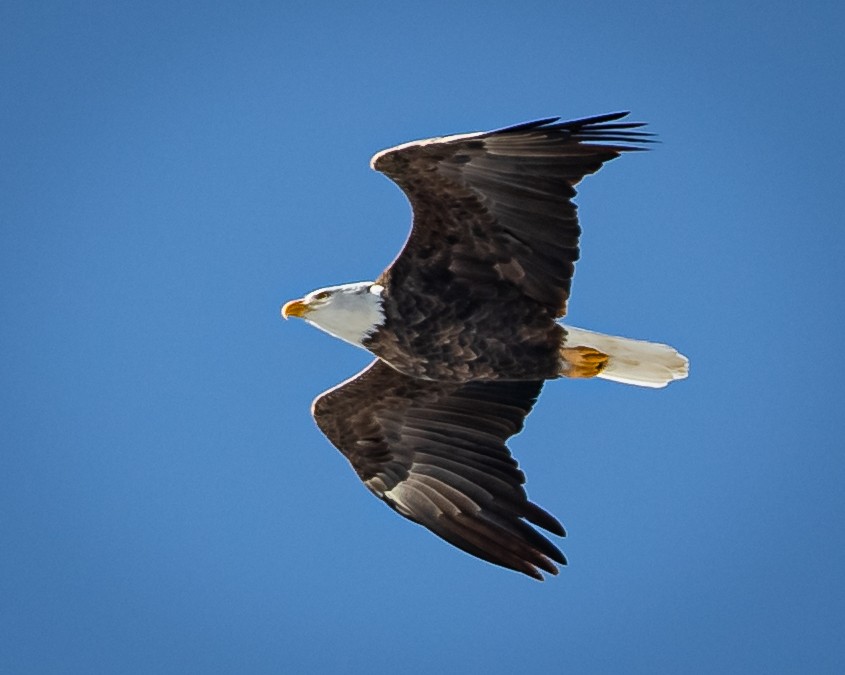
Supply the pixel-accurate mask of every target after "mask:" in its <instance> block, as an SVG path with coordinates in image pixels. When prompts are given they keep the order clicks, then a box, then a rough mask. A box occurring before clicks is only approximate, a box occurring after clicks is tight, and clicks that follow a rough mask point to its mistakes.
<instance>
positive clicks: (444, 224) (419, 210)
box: [371, 112, 650, 317]
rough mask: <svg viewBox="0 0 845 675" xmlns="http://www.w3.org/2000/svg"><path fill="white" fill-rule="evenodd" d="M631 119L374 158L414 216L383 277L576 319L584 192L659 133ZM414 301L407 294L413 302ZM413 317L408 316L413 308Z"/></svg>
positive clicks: (519, 131)
mask: <svg viewBox="0 0 845 675" xmlns="http://www.w3.org/2000/svg"><path fill="white" fill-rule="evenodd" d="M627 114H628V113H625V112H620V113H611V114H609V115H602V116H599V117H591V118H587V119H581V120H574V121H570V122H559V121H558V119H559V118H556V117H554V118H550V119H545V120H539V121H536V122H529V123H526V124H520V125H517V126H513V127H508V128H505V129H500V130H497V131H488V132H479V133H473V134H462V135H458V136H447V137H443V138H432V139H429V140H425V141H417V142H414V143H406V144H404V145H400V146H397V147H395V148H391V149H389V150H384V151H383V152H380V153H378V154H377V155H375V156H374V157H373V160H372V163H371V164H372V166H373V168H374V169H376V170H378V171H381V172H382V173H384V174H385V175H387V176H388V177H389V178H390V179H392V180H393V181H395V182H396V183H397V184H398V185H399V187H400V188H402V190H403V191H404V192H405V194H406V195H407V197H408V199H409V201H410V202H411V206H412V207H413V211H414V222H413V228H412V231H411V234H410V237H409V238H408V241H407V242H406V243H405V246H404V248H403V249H402V252H401V253H400V254H399V256H398V257H397V259H396V260H395V261H394V262H393V264H392V265H391V266H390V267H389V268H388V269H387V270H386V271H385V273H384V274H383V275H382V278H381V279H380V282H381V283H382V285H384V286H385V287H387V288H388V290H389V289H390V286H391V284H392V285H393V287H394V288H402V289H403V290H407V291H409V293H414V292H423V293H430V291H431V289H434V288H442V287H443V284H444V282H451V283H455V282H457V283H460V282H461V281H467V282H469V284H468V288H469V289H471V290H472V289H475V290H476V292H477V293H479V298H478V301H479V302H485V301H490V300H493V301H495V302H497V303H498V304H501V303H502V302H505V303H513V302H514V300H515V299H514V298H513V297H506V296H512V295H514V290H515V291H516V293H517V294H522V295H523V296H525V297H527V298H530V299H532V300H533V301H535V302H537V303H540V305H542V306H543V307H544V308H545V309H546V311H547V312H548V313H549V314H550V315H551V316H552V317H560V316H563V315H564V314H565V313H566V303H567V300H568V298H569V291H570V285H571V279H572V275H573V273H574V270H575V267H574V263H575V261H576V260H577V259H578V253H579V251H578V237H579V235H580V233H581V230H580V227H579V225H578V218H577V215H576V207H575V205H574V204H573V203H572V201H571V200H572V198H573V197H574V196H575V188H574V186H575V185H576V184H577V183H578V182H579V181H580V180H581V179H582V178H583V177H584V176H585V175H587V174H590V173H594V172H595V171H598V169H599V168H601V166H602V164H603V163H604V162H607V161H608V160H611V159H614V158H615V157H618V156H619V154H620V153H622V152H625V151H627V150H638V149H642V148H641V147H639V146H636V145H635V144H636V143H642V142H648V136H650V134H647V133H643V132H640V131H636V129H637V128H639V127H641V126H643V124H642V123H636V122H632V123H622V122H617V121H616V120H619V119H621V118H622V117H624V116H625V115H627ZM406 295H407V294H406ZM406 311H407V310H406Z"/></svg>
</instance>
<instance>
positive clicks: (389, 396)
mask: <svg viewBox="0 0 845 675" xmlns="http://www.w3.org/2000/svg"><path fill="white" fill-rule="evenodd" d="M542 386H543V383H542V382H535V381H523V382H502V381H496V382H470V383H467V384H463V385H461V384H453V383H442V382H433V381H426V380H417V379H414V378H410V377H407V376H405V375H402V374H401V373H399V372H397V371H396V370H394V369H393V368H391V367H390V366H388V365H386V364H385V363H384V362H382V361H381V360H376V361H374V362H373V363H372V364H371V365H370V366H368V367H367V368H366V369H365V370H363V371H362V372H360V373H358V375H356V376H355V377H353V378H352V379H350V380H347V381H346V382H344V383H343V384H340V385H338V386H337V387H335V388H334V389H331V390H329V391H327V392H326V393H324V394H322V395H320V396H319V397H318V398H317V399H316V400H315V401H314V405H313V414H314V419H315V420H316V421H317V425H318V426H319V427H320V429H321V430H322V431H323V433H325V434H326V436H327V437H328V438H329V440H330V441H331V442H332V443H333V444H334V445H335V447H337V448H338V449H339V450H340V451H341V452H342V453H343V454H344V455H345V456H346V458H347V459H348V460H349V462H350V463H351V464H352V467H353V468H354V469H355V471H356V472H357V473H358V476H359V477H360V478H361V480H362V481H363V482H364V484H365V485H366V486H367V487H368V488H369V489H370V491H372V492H373V493H374V494H375V495H376V496H377V497H379V498H381V499H382V500H384V501H385V502H386V503H387V504H388V505H389V506H390V507H392V508H393V509H395V510H396V511H397V512H398V513H400V514H401V515H403V516H405V517H406V518H409V519H410V520H413V521H415V522H417V523H419V524H421V525H423V526H424V527H427V528H428V529H429V530H431V531H432V532H434V533H435V534H436V535H437V536H439V537H442V538H443V539H445V540H446V541H448V542H449V543H450V544H453V545H455V546H457V547H458V548H460V549H463V550H464V551H466V552H467V553H470V554H472V555H474V556H478V557H479V558H482V559H484V560H487V561H489V562H491V563H494V564H496V565H501V566H503V567H508V568H510V569H513V570H517V571H519V572H523V573H524V574H527V575H529V576H532V577H534V578H535V579H540V580H542V578H543V577H542V574H541V573H540V570H543V571H546V572H548V573H550V574H557V568H556V567H555V565H554V562H557V563H560V564H566V559H565V558H564V556H563V554H562V553H561V552H560V551H559V550H558V549H557V547H555V546H554V545H553V544H552V543H551V542H550V541H549V540H548V539H546V538H545V537H544V536H543V535H541V534H540V533H539V532H538V531H537V530H535V529H534V528H533V527H531V525H529V524H528V523H533V524H534V525H538V526H539V527H542V528H544V529H546V530H548V531H549V532H552V533H554V534H557V535H560V536H564V534H565V533H564V530H563V526H562V525H561V524H560V523H559V522H558V521H557V520H556V519H555V518H554V517H553V516H551V515H550V514H548V513H547V512H546V511H544V510H543V509H541V508H540V507H539V506H537V505H536V504H533V503H532V502H530V501H528V498H527V496H526V494H525V490H524V489H523V487H522V486H523V484H524V482H525V476H524V475H523V473H522V471H520V470H519V468H518V466H517V463H516V461H515V460H514V459H513V457H512V456H511V454H510V451H509V450H508V448H507V446H506V445H505V442H506V441H507V439H508V438H510V437H511V436H512V435H514V434H515V433H517V432H518V431H520V429H522V425H523V420H524V419H525V416H526V415H527V414H528V412H529V411H530V410H531V407H532V406H533V405H534V402H535V401H536V399H537V396H538V395H539V393H540V389H541V388H542ZM526 521H527V522H526Z"/></svg>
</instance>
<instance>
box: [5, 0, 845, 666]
mask: <svg viewBox="0 0 845 675" xmlns="http://www.w3.org/2000/svg"><path fill="white" fill-rule="evenodd" d="M843 12H845V10H843V9H842V5H841V3H834V2H806V3H797V2H796V3H776V2H775V3H762V2H757V3H751V2H748V3H734V2H706V3H694V4H693V3H671V2H638V3H628V2H616V3H613V2H609V3H602V2H591V3H585V2H580V3H575V2H519V3H517V2H509V3H504V2H486V3H472V4H470V3H455V2H449V3H446V2H443V3H441V2H426V3H418V2H414V3H396V2H390V3H388V2H383V3H379V2H369V3H367V2H363V3H320V2H296V3H282V2H241V3H231V4H228V3H226V4H224V3H205V2H203V3H188V2H186V3H170V2H168V3H164V2H145V3H128V2H66V3H61V2H14V1H13V2H5V3H3V4H2V7H1V8H0V67H2V74H0V78H2V79H0V102H1V103H0V226H1V228H2V229H0V384H1V385H2V386H0V397H2V400H0V672H4V673H218V672H219V673H224V672H226V673H233V672H240V673H294V672H300V673H304V672H315V673H318V672H350V673H355V672H373V671H387V672H392V671H398V670H401V671H402V672H406V673H431V672H442V673H482V672H483V673H507V672H561V673H562V672H566V673H628V674H630V673H655V672H684V673H697V672H701V673H715V672H718V673H809V672H812V673H839V672H845V670H843V669H845V640H843V635H845V583H843V579H842V572H841V570H842V561H843V557H845V531H843V517H844V516H845V510H844V509H843V502H845V499H843V479H845V460H844V459H843V451H845V447H844V446H845V443H843V427H844V426H845V424H843V417H845V407H844V406H845V395H843V385H842V382H843V377H845V372H843V370H844V369H843V356H842V346H841V345H842V338H841V334H842V332H843V328H845V326H843V319H842V314H843V309H845V306H844V305H845V303H843V291H845V288H843V283H842V273H843V259H845V234H843V222H842V194H843V170H842V158H843V150H845V147H843V146H845V143H843V140H845V133H843V123H842V118H843V113H845V110H844V109H843V108H845V106H843V102H844V100H845V97H843V88H845V77H843V67H845V46H843V45H845V42H843V26H844V25H845V22H843ZM626 109H630V110H632V111H633V114H632V118H633V119H636V120H643V121H648V122H649V123H650V125H651V126H650V129H651V130H652V131H654V132H657V133H658V134H659V136H660V140H661V144H659V145H657V146H656V147H655V148H654V150H653V151H652V152H649V153H640V154H636V155H628V156H625V157H623V158H621V159H619V160H616V161H614V162H612V163H611V164H609V165H607V166H606V167H605V168H604V169H603V170H602V171H601V172H600V173H599V174H597V175H595V176H592V177H589V178H588V179H587V180H585V181H584V183H583V184H582V186H581V191H580V195H579V204H580V207H581V209H580V214H581V218H582V225H583V227H584V237H583V255H582V259H581V262H580V263H579V266H578V270H577V274H576V278H575V283H574V289H573V298H572V301H571V304H570V309H571V316H570V318H571V321H572V323H574V324H575V325H580V326H584V327H587V328H593V329H596V330H601V331H604V332H611V333H618V334H626V335H630V336H633V337H640V338H650V339H656V340H661V341H665V342H669V343H672V344H674V345H676V346H677V347H679V348H681V349H682V350H683V351H684V352H685V353H686V354H688V355H689V356H690V358H691V361H692V375H691V377H690V378H689V380H687V381H685V382H682V383H676V384H674V385H672V386H670V387H669V388H668V389H666V390H662V391H650V390H641V389H636V388H631V387H624V386H621V385H614V384H613V383H608V382H602V381H595V382H570V381H558V382H553V383H550V384H549V385H547V387H546V390H545V392H544V394H543V396H542V398H541V401H540V404H539V405H538V407H537V408H536V409H535V411H534V413H533V414H532V415H531V416H530V418H529V420H528V425H527V428H526V430H525V431H524V432H523V433H522V434H521V435H520V436H518V437H516V438H515V439H513V441H512V442H511V446H512V448H513V449H514V452H515V454H516V456H517V457H518V459H519V460H520V462H521V465H522V467H523V468H524V469H525V471H526V473H527V475H528V485H527V487H528V491H529V494H530V496H531V497H532V499H534V500H535V501H537V502H538V503H539V504H541V505H542V506H544V507H545V508H547V509H548V510H550V511H551V512H553V513H554V514H556V515H557V516H558V517H559V518H560V519H561V520H562V521H563V523H564V524H565V525H566V527H567V529H568V531H569V536H568V537H567V538H566V539H565V540H563V541H562V542H560V543H561V547H562V548H563V550H564V551H565V552H566V554H567V556H568V557H569V560H570V565H569V566H568V567H567V568H565V569H563V570H562V571H561V574H560V575H559V576H558V577H556V578H552V579H550V580H548V581H546V582H545V583H537V582H535V581H532V580H530V579H528V578H526V577H522V576H521V575H518V574H516V573H513V572H509V571H506V570H503V569H500V568H497V567H493V566H491V565H488V564H486V563H483V562H481V561H478V560H476V559H474V558H471V557H469V556H467V555H465V554H463V553H461V552H460V551H458V550H456V549H453V548H452V547H450V546H448V545H446V544H444V543H442V542H441V541H439V540H437V539H436V538H435V537H433V536H432V535H430V534H429V533H428V532H426V531H425V530H423V529H421V528H419V527H417V526H415V525H413V524H411V523H409V522H407V521H405V520H403V519H401V518H398V517H397V516H395V515H394V514H393V513H392V512H390V510H389V509H387V508H386V507H385V506H384V505H383V504H381V503H380V502H379V501H378V500H376V499H374V498H372V497H371V496H370V495H369V493H368V492H367V491H366V490H365V489H364V488H363V486H362V485H361V484H360V483H359V482H358V481H357V479H356V477H355V476H354V474H353V473H352V471H351V470H350V468H349V467H348V465H347V464H346V462H345V460H344V459H343V457H342V456H341V455H340V454H339V453H337V451H335V450H334V449H333V448H332V447H331V446H330V445H329V443H328V442H327V441H326V440H325V439H324V438H323V437H322V436H321V434H320V433H319V432H318V431H317V429H316V427H315V426H314V424H313V422H312V420H311V418H310V416H309V405H310V403H311V400H312V399H313V398H314V397H315V396H316V395H317V394H318V393H320V392H321V391H323V390H324V389H326V388H328V387H330V386H332V385H334V384H335V383H337V382H338V381H340V380H342V379H345V378H346V377H348V376H349V375H351V374H352V373H354V372H356V371H357V370H359V369H360V368H361V367H363V366H364V365H365V363H367V361H368V356H367V354H365V353H364V352H362V351H359V350H355V349H353V348H352V347H349V346H348V345H345V344H343V343H340V342H338V341H336V340H333V339H331V338H330V337H328V336H326V335H323V334H321V333H318V332H317V331H315V330H314V329H312V328H310V327H308V326H307V325H305V324H304V323H302V322H287V323H285V322H283V321H282V320H281V319H280V317H279V313H278V310H279V305H280V304H281V303H282V302H283V301H285V300H288V299H291V298H294V297H299V296H300V295H301V294H303V293H304V292H306V291H308V290H311V289H312V288H315V287H318V286H324V285H329V284H333V283H339V282H345V281H355V280H359V279H368V278H374V277H375V276H376V275H377V274H378V273H379V272H380V271H381V270H382V269H383V267H384V266H386V264H387V263H388V262H389V261H390V260H391V259H392V258H393V256H394V255H395V253H396V252H397V250H398V249H399V247H400V246H401V244H402V242H403V241H404V239H405V236H406V233H407V229H408V224H409V210H408V207H407V205H406V203H405V201H404V198H403V196H402V194H401V193H400V191H399V190H398V189H397V188H396V187H395V186H393V185H392V184H391V183H390V182H389V181H388V180H387V179H386V178H384V177H383V176H380V175H378V174H376V173H373V172H372V171H370V169H369V168H368V160H369V158H370V156H371V155H372V154H373V153H374V152H375V151H377V150H379V149H382V148H385V147H388V146H391V145H395V144H398V143H402V142H405V141H408V140H412V139H416V138H425V137H429V136H435V135H442V134H447V133H458V132H466V131H473V130H479V129H487V128H495V127H501V126H504V125H507V124H511V123H516V122H520V121H525V120H529V119H533V118H538V117H546V116H550V115H562V116H564V117H569V118H574V117H580V116H586V115H592V114H599V113H605V112H611V111H616V110H626Z"/></svg>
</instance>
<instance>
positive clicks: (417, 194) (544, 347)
mask: <svg viewBox="0 0 845 675" xmlns="http://www.w3.org/2000/svg"><path fill="white" fill-rule="evenodd" d="M626 114H627V113H612V114H609V115H602V116H598V117H592V118H587V119H581V120H575V121H570V122H559V121H558V118H549V119H544V120H539V121H536V122H528V123H525V124H520V125H517V126H512V127H507V128H504V129H499V130H496V131H489V132H479V133H471V134H461V135H456V136H446V137H443V138H433V139H429V140H423V141H416V142H413V143H406V144H404V145H400V146H397V147H395V148H391V149H389V150H385V151H383V152H380V153H378V154H376V155H375V156H374V157H373V160H372V166H373V168H375V169H376V170H378V171H381V172H383V173H384V174H386V175H387V176H388V177H389V178H391V179H392V180H393V181H394V182H396V183H397V184H398V185H399V187H400V188H402V190H403V191H404V192H405V194H406V195H407V197H408V199H409V201H410V202H411V206H412V208H413V212H414V216H413V227H412V229H411V234H410V236H409V238H408V241H407V242H406V243H405V246H404V247H403V249H402V251H401V252H400V254H399V256H398V257H397V258H396V260H394V262H393V263H392V264H391V265H390V266H389V267H388V268H387V269H386V270H385V271H384V272H383V273H382V274H381V275H380V276H379V277H378V279H377V280H375V281H367V282H357V283H352V284H343V285H340V286H331V287H327V288H324V289H319V290H317V291H313V292H312V293H309V294H308V295H306V296H305V297H303V298H301V299H299V300H294V301H291V302H289V303H287V304H286V305H285V306H284V307H283V308H282V314H283V316H285V317H286V318H287V317H290V316H296V317H299V318H302V319H304V320H306V321H308V322H309V323H311V324H312V325H314V326H316V327H317V328H320V329H322V330H324V331H326V332H328V333H330V334H332V335H334V336H336V337H338V338H340V339H342V340H345V341H347V342H350V343H351V344H354V345H356V346H359V347H363V348H365V349H367V350H369V351H370V352H372V353H373V354H374V355H375V356H376V360H375V361H374V362H373V363H372V364H371V365H370V366H368V367H367V368H366V369H365V370H363V371H362V372H361V373H359V374H358V375H356V376H355V377H353V378H351V379H350V380H347V381H346V382H344V383H342V384H340V385H338V386H337V387H335V388H333V389H331V390H329V391H327V392H325V393H324V394H322V395H321V396H319V397H318V398H317V399H316V400H315V401H314V405H313V414H314V418H315V420H316V421H317V424H318V426H319V427H320V429H321V430H322V431H323V432H324V433H325V434H326V436H327V437H328V438H329V440H330V441H331V442H332V443H333V444H334V445H335V446H336V447H337V448H338V449H339V450H340V451H341V452H342V453H343V454H344V455H345V456H346V457H347V459H348V460H349V461H350V463H351V464H352V467H353V468H354V469H355V471H356V472H357V474H358V476H359V477H360V478H361V480H362V481H363V482H364V484H365V485H366V486H367V487H368V488H369V489H370V490H371V491H372V492H373V493H374V494H375V495H376V496H378V497H379V498H381V499H382V500H384V501H385V502H386V503H387V504H388V505H389V506H391V507H392V508H393V509H395V510H396V511H397V512H398V513H400V514H401V515H403V516H405V517H406V518H409V519H411V520H413V521H415V522H418V523H420V524H421V525H423V526H425V527H427V528H428V529H429V530H431V531H432V532H434V533H435V534H437V535H438V536H440V537H442V538H443V539H445V540H446V541H448V542H449V543H451V544H454V545H455V546H457V547H458V548H461V549H463V550H464V551H467V552H468V553H471V554H472V555H475V556H478V557H479V558H482V559H484V560H487V561H489V562H492V563H495V564H497V565H502V566H504V567H508V568H510V569H514V570H517V571H519V572H523V573H525V574H528V575H530V576H532V577H534V578H537V579H542V572H543V571H545V572H547V573H550V574H556V573H557V567H556V565H555V563H558V564H565V562H566V559H565V558H564V556H563V554H562V553H561V552H560V550H558V548H557V547H556V546H555V545H554V544H552V542H551V541H549V539H548V538H546V537H545V536H543V535H542V534H540V532H539V531H538V530H536V529H534V527H532V525H534V526H537V527H540V528H542V529H544V530H546V531H548V532H550V533H552V534H556V535H559V536H563V535H564V530H563V527H562V526H561V524H560V523H559V522H558V521H557V520H556V519H555V518H554V517H553V516H551V515H550V514H548V513H547V512H546V511H544V510H543V509H541V508H540V507H539V506H537V505H536V504H534V503H532V502H531V501H529V500H528V497H527V495H526V493H525V490H524V488H523V484H524V482H525V477H524V475H523V474H522V472H521V471H520V470H519V468H518V466H517V463H516V461H515V460H514V459H513V457H512V455H511V453H510V451H509V449H508V448H507V445H506V442H507V440H508V438H510V437H511V436H512V435H514V434H515V433H517V432H518V431H520V429H522V425H523V422H524V419H525V416H526V415H527V414H528V413H529V412H530V410H531V408H532V406H533V405H534V403H535V401H536V399H537V396H538V395H539V393H540V390H541V388H542V386H543V382H544V381H545V380H548V379H555V378H558V377H570V378H585V377H600V378H605V379H610V380H615V381H619V382H627V383H630V384H638V385H642V386H649V387H662V386H665V385H666V384H668V383H669V382H671V381H672V380H675V379H680V378H683V377H686V375H687V363H688V362H687V359H686V358H685V357H683V356H682V355H680V354H679V353H678V352H677V351H675V350H674V349H672V348H671V347H669V346H667V345H660V344H657V343H650V342H643V341H639V340H630V339H627V338H617V337H613V336H609V335H602V334H600V333H594V332H591V331H585V330H582V329H575V328H567V327H566V326H564V325H563V324H561V323H560V322H559V319H561V318H562V317H563V316H564V315H565V314H566V308H567V303H568V300H569V292H570V284H571V279H572V275H573V273H574V263H575V261H576V260H577V259H578V256H579V248H578V238H579V235H580V227H579V224H578V219H577V215H576V207H575V205H574V204H573V203H572V201H571V200H572V198H573V197H574V196H575V189H574V186H575V185H576V184H577V183H578V182H579V181H580V180H581V179H582V178H583V177H584V176H585V175H587V174H590V173H594V172H595V171H597V170H598V169H599V168H601V166H602V164H603V163H604V162H607V161H609V160H611V159H614V158H615V157H618V156H619V155H620V154H621V153H623V152H627V151H631V150H638V149H642V146H641V145H640V144H642V143H646V142H648V141H649V136H650V134H647V133H645V132H643V131H640V130H639V129H640V127H642V126H643V125H642V124H641V123H626V122H618V121H617V120H620V119H621V118H623V117H624V116H625V115H626Z"/></svg>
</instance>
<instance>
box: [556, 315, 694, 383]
mask: <svg viewBox="0 0 845 675" xmlns="http://www.w3.org/2000/svg"><path fill="white" fill-rule="evenodd" d="M564 328H565V329H566V344H565V346H566V347H592V348H593V349H597V350H598V351H600V352H604V353H605V354H607V355H608V356H609V357H610V359H609V360H608V362H607V365H606V366H605V367H604V369H603V370H602V371H601V372H600V373H599V374H598V375H597V377H600V378H602V379H605V380H612V381H614V382H623V383H625V384H635V385H637V386H639V387H654V388H659V387H665V386H666V385H667V384H669V383H670V382H672V381H673V380H682V379H684V378H685V377H686V376H687V375H688V374H689V359H687V357H686V356H684V355H683V354H679V353H678V352H677V351H676V350H675V349H673V348H672V347H670V346H669V345H664V344H660V343H659V342H646V341H644V340H632V339H630V338H624V337H614V336H613V335H604V334H603V333H594V332H593V331H589V330H583V329H581V328H572V327H571V326H564Z"/></svg>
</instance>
